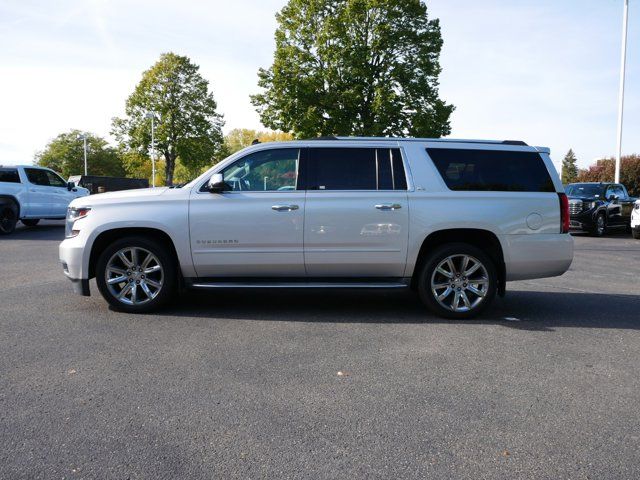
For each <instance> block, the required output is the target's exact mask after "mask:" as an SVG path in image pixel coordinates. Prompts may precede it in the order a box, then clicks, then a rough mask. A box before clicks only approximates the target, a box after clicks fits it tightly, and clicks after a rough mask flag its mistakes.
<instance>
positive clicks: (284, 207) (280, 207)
mask: <svg viewBox="0 0 640 480" xmlns="http://www.w3.org/2000/svg"><path fill="white" fill-rule="evenodd" d="M299 208H300V207H299V206H298V205H274V206H272V207H271V210H275V211H276V212H291V211H293V210H298V209H299Z"/></svg>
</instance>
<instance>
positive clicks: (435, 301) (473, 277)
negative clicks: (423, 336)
mask: <svg viewBox="0 0 640 480" xmlns="http://www.w3.org/2000/svg"><path fill="white" fill-rule="evenodd" d="M497 283H498V276H497V274H496V267H495V265H494V262H493V261H492V260H491V258H490V257H489V256H488V255H486V254H485V253H484V252H483V251H482V250H480V249H479V248H477V247H474V246H473V245H469V244H466V243H454V244H451V245H444V246H442V247H439V248H437V249H436V250H435V251H434V252H433V253H432V254H431V255H430V256H429V258H428V259H427V260H426V262H425V264H424V267H423V268H422V271H421V273H420V277H419V281H418V293H419V294H420V298H421V300H422V301H423V303H424V304H425V305H426V306H427V307H429V309H430V310H431V311H432V312H434V313H435V314H436V315H438V316H441V317H445V318H452V319H466V318H472V317H475V316H477V315H479V314H480V313H481V312H482V311H483V310H484V309H485V308H487V307H488V306H489V305H490V304H491V302H492V301H493V299H494V297H495V295H496V287H497Z"/></svg>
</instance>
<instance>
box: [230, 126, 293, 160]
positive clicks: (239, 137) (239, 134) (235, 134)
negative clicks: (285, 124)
mask: <svg viewBox="0 0 640 480" xmlns="http://www.w3.org/2000/svg"><path fill="white" fill-rule="evenodd" d="M254 140H258V141H259V142H261V143H265V142H286V141H288V140H293V135H291V134H290V133H286V132H274V131H267V132H264V131H258V130H250V129H248V128H235V129H233V130H231V131H230V132H229V133H228V134H226V135H225V136H224V146H225V149H226V153H227V154H228V155H231V154H233V153H236V152H237V151H239V150H242V149H243V148H245V147H248V146H250V145H251V143H252V142H253V141H254Z"/></svg>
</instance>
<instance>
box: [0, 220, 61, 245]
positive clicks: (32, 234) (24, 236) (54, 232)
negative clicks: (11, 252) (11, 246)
mask: <svg viewBox="0 0 640 480" xmlns="http://www.w3.org/2000/svg"><path fill="white" fill-rule="evenodd" d="M0 238H1V239H4V240H59V241H63V240H64V223H63V222H56V223H53V222H51V223H49V224H45V225H36V226H35V227H25V226H18V227H17V228H16V230H15V231H14V232H13V233H11V234H10V235H7V236H3V237H0Z"/></svg>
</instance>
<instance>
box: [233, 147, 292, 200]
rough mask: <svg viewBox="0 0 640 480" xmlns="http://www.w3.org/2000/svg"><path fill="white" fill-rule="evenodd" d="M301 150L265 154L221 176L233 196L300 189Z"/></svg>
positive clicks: (239, 163)
mask: <svg viewBox="0 0 640 480" xmlns="http://www.w3.org/2000/svg"><path fill="white" fill-rule="evenodd" d="M299 164H300V150H299V149H297V148H281V149H273V150H262V151H260V152H255V153H251V154H249V155H247V156H246V157H243V158H241V159H240V160H238V161H236V162H234V163H233V164H231V165H230V166H228V167H227V168H225V169H224V170H223V171H222V172H221V173H222V176H223V178H224V181H225V182H226V183H227V184H228V185H229V186H230V187H231V191H233V192H282V191H290V190H296V189H297V188H298V167H299Z"/></svg>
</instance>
